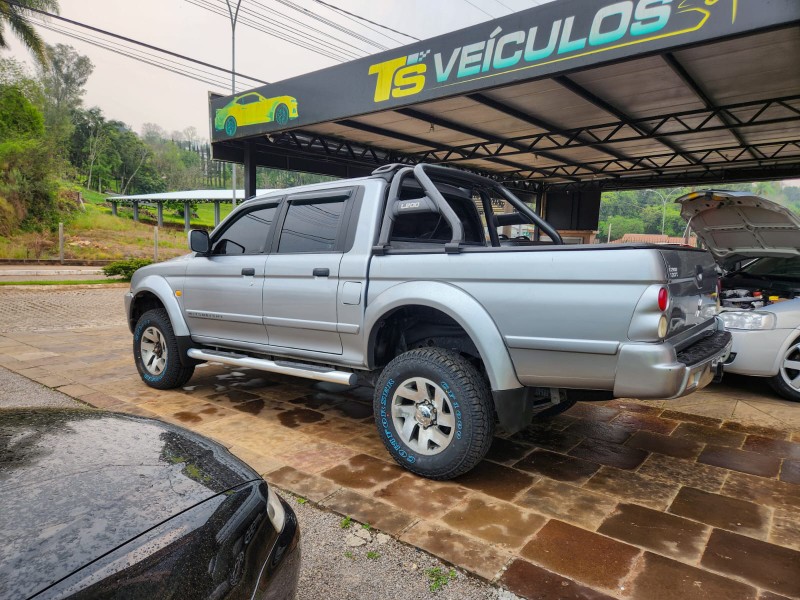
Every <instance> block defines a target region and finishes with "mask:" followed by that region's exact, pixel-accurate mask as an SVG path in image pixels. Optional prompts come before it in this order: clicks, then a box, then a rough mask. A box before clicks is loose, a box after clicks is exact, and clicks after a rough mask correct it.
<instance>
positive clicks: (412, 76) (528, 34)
mask: <svg viewBox="0 0 800 600" xmlns="http://www.w3.org/2000/svg"><path fill="white" fill-rule="evenodd" d="M796 20H800V0H624V1H617V2H610V1H607V0H606V1H597V0H557V1H556V2H552V3H549V4H546V5H544V6H537V7H534V8H531V9H528V10H525V11H522V12H518V13H513V14H510V15H507V16H505V17H502V18H499V19H495V20H493V21H488V22H486V23H481V24H479V25H475V26H472V27H468V28H466V29H462V30H460V31H456V32H453V33H449V34H446V35H442V36H439V37H436V38H432V39H430V40H424V41H422V42H418V43H416V44H413V45H409V46H405V47H403V48H400V49H397V50H390V51H387V52H383V53H381V54H377V55H374V56H370V57H366V58H362V59H359V60H356V61H352V62H349V63H345V64H342V65H338V66H335V67H330V68H328V69H324V70H321V71H317V72H315V73H309V74H307V75H302V76H299V77H295V78H293V79H288V80H285V81H282V82H278V83H274V84H269V85H265V86H262V87H260V88H255V89H254V90H251V91H250V92H247V93H242V94H238V95H236V96H227V97H224V98H213V99H212V100H211V106H210V113H211V114H210V118H211V133H212V140H213V141H222V140H226V139H232V138H241V137H250V136H253V135H259V134H264V133H270V132H275V131H281V130H284V129H291V128H297V127H302V126H303V125H310V124H314V123H319V122H324V121H331V120H336V119H344V118H348V117H353V116H358V115H361V114H368V113H370V112H376V111H381V110H386V109H392V108H399V107H402V106H407V105H409V104H415V103H417V102H420V101H426V100H434V99H439V98H447V97H450V96H457V95H460V94H464V93H468V92H475V91H477V90H483V89H486V88H491V87H496V86H501V85H507V84H509V83H517V82H521V81H525V80H531V79H536V78H540V77H545V76H548V75H552V74H554V73H557V72H563V71H567V70H572V69H576V68H582V67H587V66H589V65H596V64H600V63H603V62H609V61H613V60H616V59H620V58H623V57H630V56H631V55H635V54H643V53H649V52H658V51H664V50H665V49H668V48H677V47H680V46H684V45H688V44H695V43H701V42H705V41H710V40H713V39H719V38H721V37H726V36H730V35H735V34H742V33H745V32H748V31H757V30H761V29H765V28H769V27H773V26H778V25H783V24H785V23H786V22H790V21H796ZM266 66H267V67H268V66H269V65H268V64H267V65H266ZM281 99H283V100H281ZM263 107H267V108H268V109H267V110H264V109H263ZM237 115H242V117H241V119H244V121H243V122H238V120H237V119H239V117H238V116H237Z"/></svg>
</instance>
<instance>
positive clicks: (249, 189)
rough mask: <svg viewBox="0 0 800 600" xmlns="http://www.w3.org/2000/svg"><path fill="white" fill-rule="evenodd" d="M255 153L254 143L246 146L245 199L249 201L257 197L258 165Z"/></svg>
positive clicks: (247, 143) (248, 143)
mask: <svg viewBox="0 0 800 600" xmlns="http://www.w3.org/2000/svg"><path fill="white" fill-rule="evenodd" d="M254 158H255V152H254V151H253V144H252V142H246V143H245V146H244V199H245V200H248V199H250V198H252V197H253V196H255V195H256V164H255V160H254Z"/></svg>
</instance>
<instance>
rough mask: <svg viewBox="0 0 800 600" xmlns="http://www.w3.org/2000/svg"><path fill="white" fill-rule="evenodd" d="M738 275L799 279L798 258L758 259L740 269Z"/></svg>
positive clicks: (799, 257) (799, 267)
mask: <svg viewBox="0 0 800 600" xmlns="http://www.w3.org/2000/svg"><path fill="white" fill-rule="evenodd" d="M739 272H740V273H746V274H748V275H768V276H770V277H791V278H792V279H800V256H791V257H788V258H759V259H758V260H756V261H753V262H751V263H750V264H749V265H747V266H745V267H744V268H742V269H741V270H740V271H739Z"/></svg>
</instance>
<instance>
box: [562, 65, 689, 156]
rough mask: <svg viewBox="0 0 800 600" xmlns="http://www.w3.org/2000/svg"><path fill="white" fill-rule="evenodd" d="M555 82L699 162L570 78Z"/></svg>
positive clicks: (626, 123)
mask: <svg viewBox="0 0 800 600" xmlns="http://www.w3.org/2000/svg"><path fill="white" fill-rule="evenodd" d="M553 81H555V82H556V83H558V84H559V85H561V86H562V87H564V88H566V89H568V90H569V91H570V92H572V93H573V94H575V95H576V96H579V97H580V98H583V99H584V100H586V101H587V102H589V103H590V104H593V105H594V106H596V107H597V108H599V109H601V110H604V111H605V112H607V113H609V114H611V115H614V116H615V117H616V118H617V119H619V120H620V121H622V122H623V123H624V124H625V125H627V126H628V127H631V128H633V129H641V130H642V132H644V133H645V134H647V135H651V136H652V137H653V139H655V140H656V141H658V142H660V143H661V144H662V145H664V146H666V147H667V148H669V149H670V150H672V151H674V152H676V153H677V154H680V155H681V157H682V158H683V159H684V160H686V161H687V162H690V163H696V162H697V159H696V158H695V157H694V156H692V155H691V154H689V153H688V152H686V151H685V150H683V148H681V147H679V146H678V145H677V144H675V143H673V142H672V141H671V140H669V139H667V138H666V137H664V136H662V135H655V134H654V130H653V129H652V128H650V127H649V126H648V125H645V124H644V123H638V124H635V125H634V122H633V119H631V117H630V116H629V115H627V114H626V113H625V112H623V111H622V110H620V109H619V108H617V107H616V106H614V105H613V104H611V103H610V102H607V101H605V100H603V99H602V98H600V97H599V96H597V95H596V94H593V93H592V92H590V91H589V90H587V89H586V88H585V87H583V86H581V85H579V84H577V83H575V82H574V81H572V79H570V78H569V77H567V76H565V75H560V76H557V77H553Z"/></svg>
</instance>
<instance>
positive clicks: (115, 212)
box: [111, 200, 117, 217]
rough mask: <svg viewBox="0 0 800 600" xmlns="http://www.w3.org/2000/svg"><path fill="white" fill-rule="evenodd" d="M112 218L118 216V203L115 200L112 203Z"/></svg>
mask: <svg viewBox="0 0 800 600" xmlns="http://www.w3.org/2000/svg"><path fill="white" fill-rule="evenodd" d="M111 216H112V217H116V216H117V203H116V202H114V201H113V200H112V201H111Z"/></svg>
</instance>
